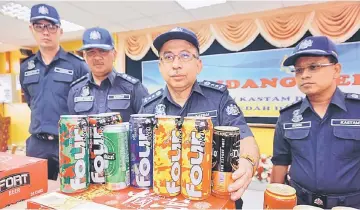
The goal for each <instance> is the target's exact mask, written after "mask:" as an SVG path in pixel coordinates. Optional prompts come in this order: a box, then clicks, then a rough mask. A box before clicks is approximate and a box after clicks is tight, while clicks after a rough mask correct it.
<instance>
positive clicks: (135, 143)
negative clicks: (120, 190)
mask: <svg viewBox="0 0 360 210" xmlns="http://www.w3.org/2000/svg"><path fill="white" fill-rule="evenodd" d="M154 123H155V115H153V114H133V115H131V116H130V167H131V175H130V183H131V186H133V187H136V188H151V187H152V182H153V132H154V130H153V129H154Z"/></svg>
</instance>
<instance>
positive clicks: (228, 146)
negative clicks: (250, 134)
mask: <svg viewBox="0 0 360 210" xmlns="http://www.w3.org/2000/svg"><path fill="white" fill-rule="evenodd" d="M239 156H240V129H239V128H238V127H234V126H216V127H214V136H213V157H212V194H213V195H214V196H216V197H221V198H225V197H229V196H230V193H229V192H228V190H227V189H228V187H229V185H230V184H231V183H232V182H233V179H232V172H234V171H235V170H236V169H238V161H239Z"/></svg>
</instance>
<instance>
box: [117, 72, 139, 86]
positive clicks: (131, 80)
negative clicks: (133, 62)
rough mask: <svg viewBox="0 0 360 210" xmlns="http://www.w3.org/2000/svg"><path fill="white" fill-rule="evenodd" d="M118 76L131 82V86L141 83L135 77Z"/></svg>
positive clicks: (122, 74) (120, 74)
mask: <svg viewBox="0 0 360 210" xmlns="http://www.w3.org/2000/svg"><path fill="white" fill-rule="evenodd" d="M117 75H118V76H119V77H121V78H123V79H125V80H126V81H128V82H130V83H131V84H136V83H138V82H139V80H138V79H136V78H135V77H133V76H130V75H128V74H124V73H117Z"/></svg>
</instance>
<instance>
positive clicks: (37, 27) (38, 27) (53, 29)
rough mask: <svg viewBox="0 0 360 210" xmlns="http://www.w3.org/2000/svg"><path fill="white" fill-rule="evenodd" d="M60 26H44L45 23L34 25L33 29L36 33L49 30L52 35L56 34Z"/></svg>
mask: <svg viewBox="0 0 360 210" xmlns="http://www.w3.org/2000/svg"><path fill="white" fill-rule="evenodd" d="M59 27H60V26H59V25H55V24H51V23H49V24H44V23H34V24H33V28H34V30H35V31H36V32H43V31H44V30H45V29H47V30H48V32H50V33H56V32H57V30H58V28H59Z"/></svg>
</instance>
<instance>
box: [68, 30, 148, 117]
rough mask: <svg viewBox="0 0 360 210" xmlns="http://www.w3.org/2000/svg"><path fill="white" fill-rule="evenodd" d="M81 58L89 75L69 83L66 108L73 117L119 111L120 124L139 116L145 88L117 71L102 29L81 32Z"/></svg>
mask: <svg viewBox="0 0 360 210" xmlns="http://www.w3.org/2000/svg"><path fill="white" fill-rule="evenodd" d="M81 50H83V52H84V57H85V60H86V62H87V64H88V65H89V67H90V70H91V73H89V74H87V75H85V76H84V77H82V78H80V79H79V80H77V81H75V82H74V83H73V84H71V86H72V87H71V90H70V93H69V97H68V107H69V111H70V113H72V114H98V113H105V112H120V114H121V117H122V119H123V121H125V122H126V121H129V118H130V115H131V114H134V113H138V112H139V110H140V107H141V104H142V99H143V97H145V96H148V91H147V89H146V88H145V87H144V86H143V85H142V84H141V82H140V81H139V80H138V79H135V78H133V77H131V76H129V75H127V74H123V73H119V72H116V70H115V69H114V67H113V63H114V61H115V59H116V51H115V49H114V42H113V39H112V36H111V34H110V33H109V32H108V31H107V30H106V29H103V28H98V27H96V28H90V29H87V30H86V31H85V32H84V35H83V47H82V48H81Z"/></svg>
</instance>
